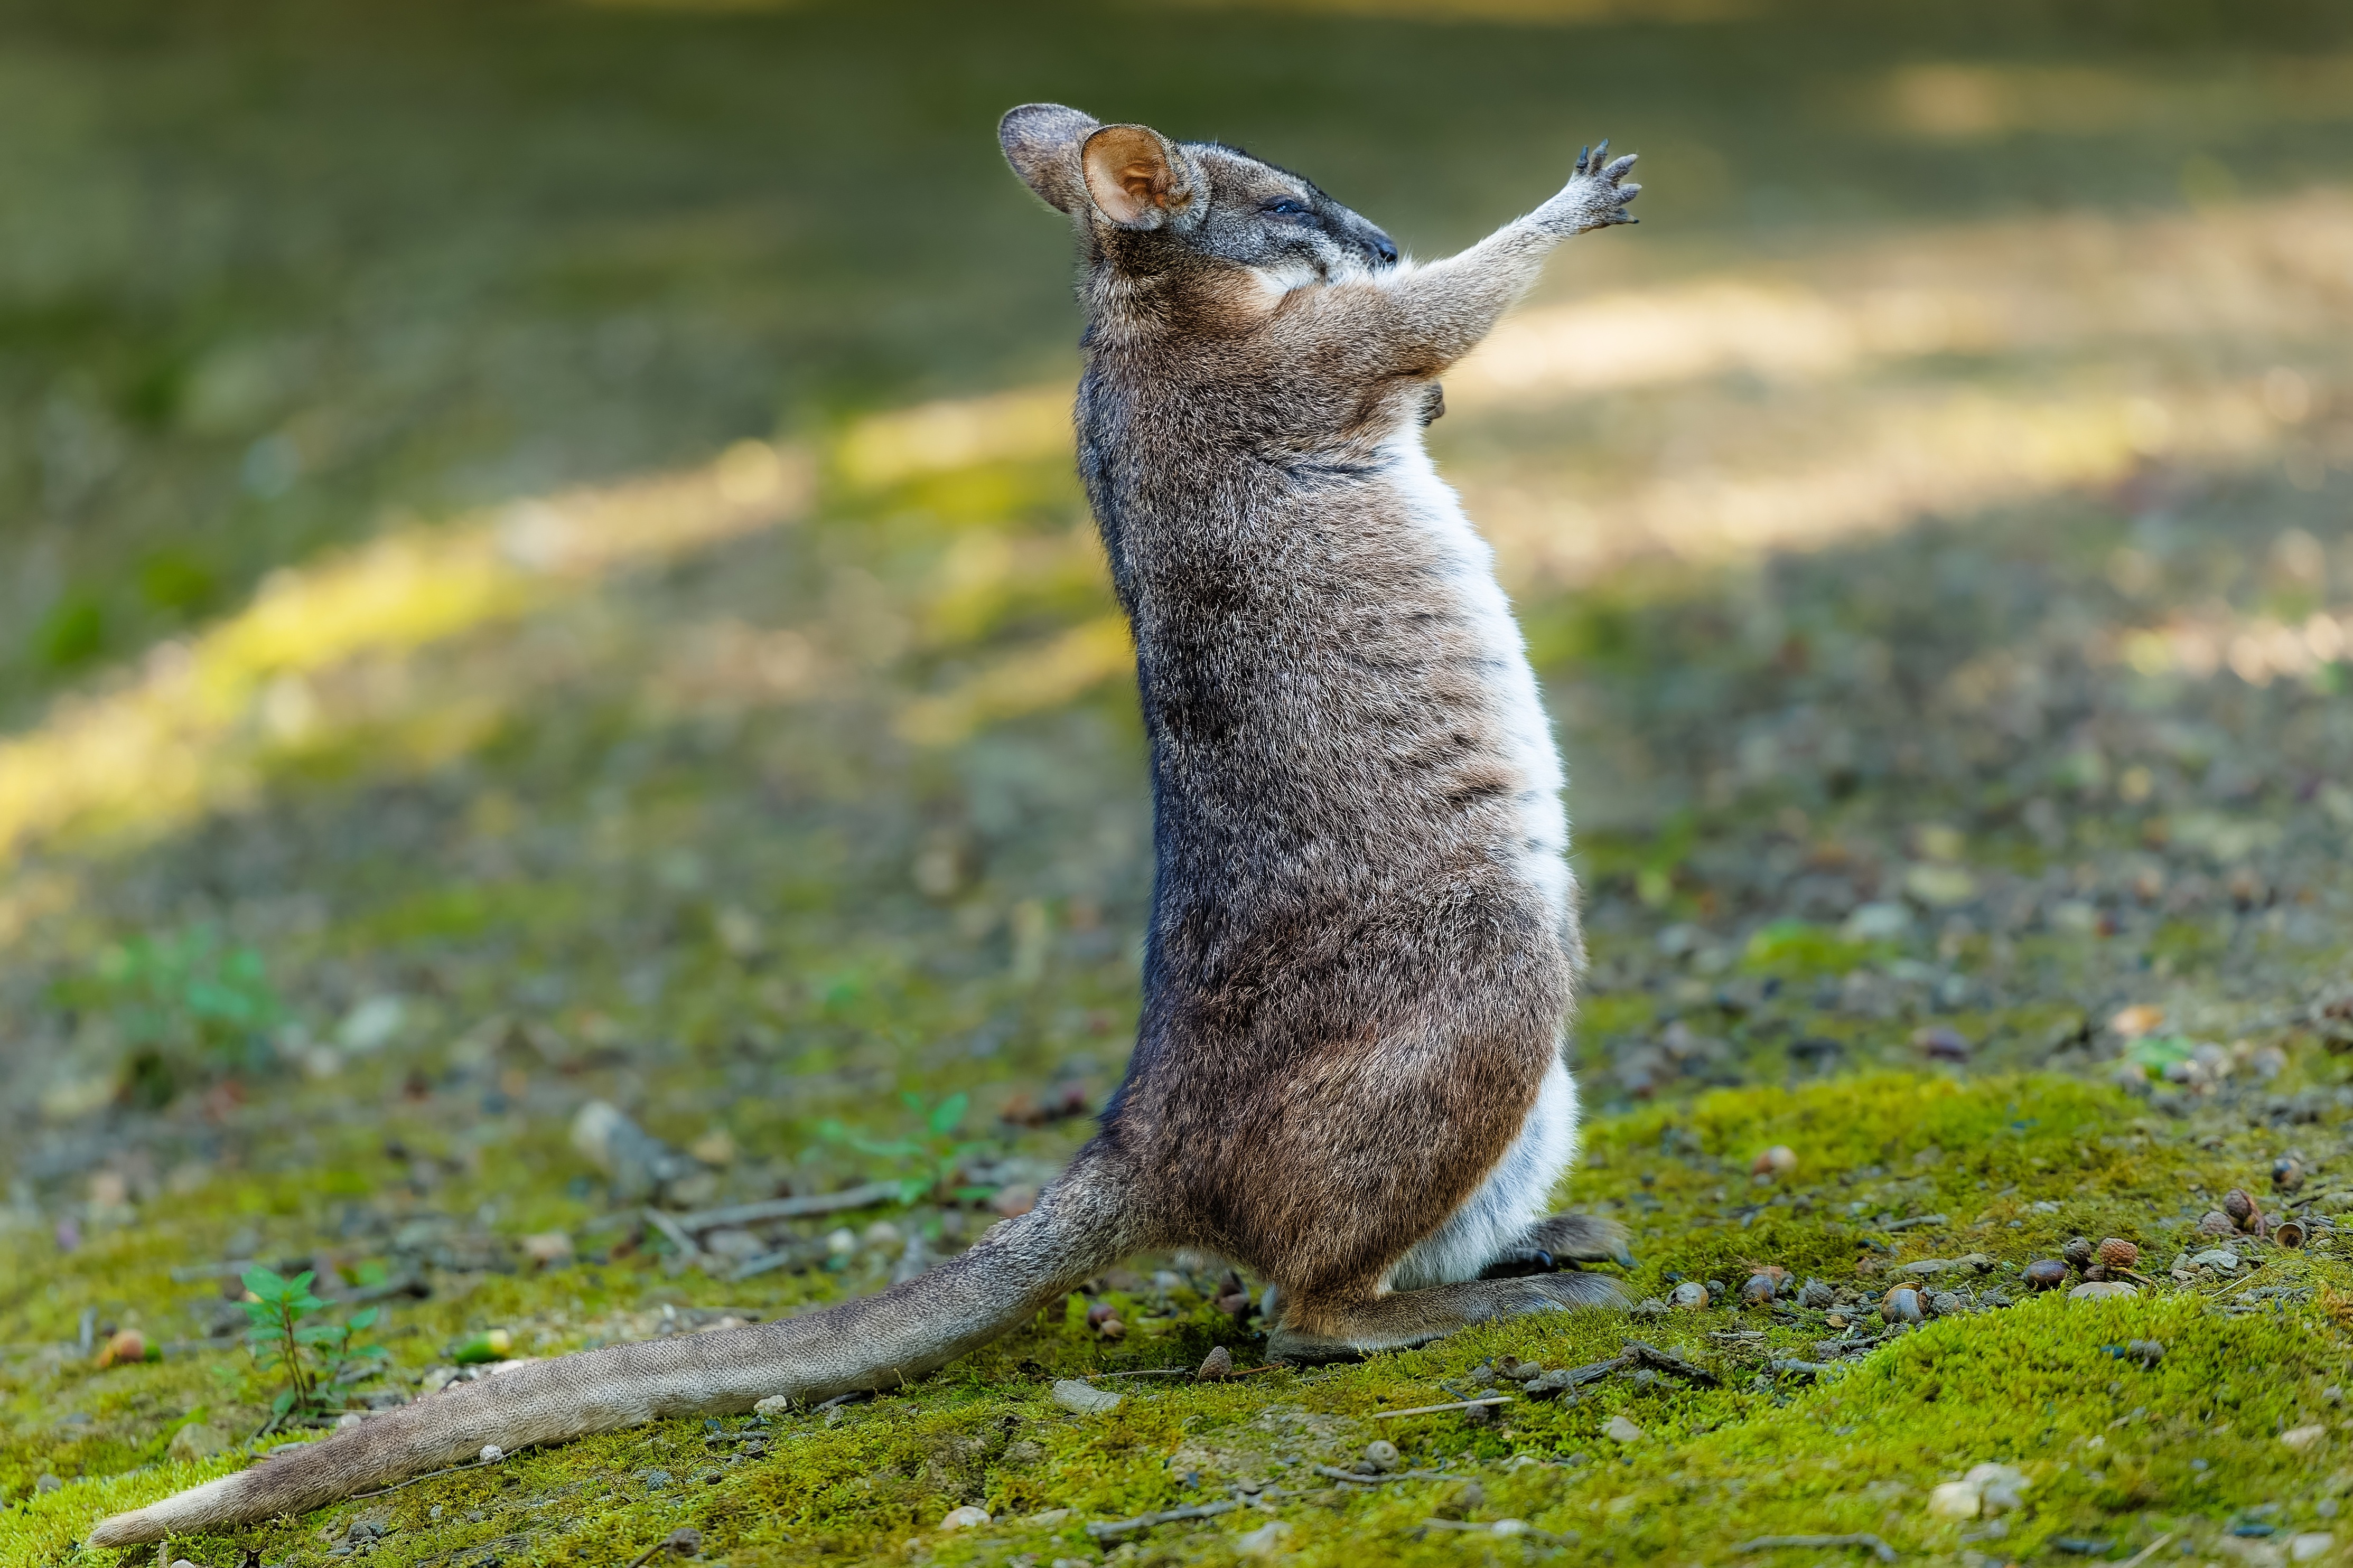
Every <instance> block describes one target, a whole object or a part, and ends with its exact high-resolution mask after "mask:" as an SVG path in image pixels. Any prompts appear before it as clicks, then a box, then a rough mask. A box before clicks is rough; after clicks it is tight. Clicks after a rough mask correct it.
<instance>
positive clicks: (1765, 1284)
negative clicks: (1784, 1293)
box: [1740, 1274, 1780, 1307]
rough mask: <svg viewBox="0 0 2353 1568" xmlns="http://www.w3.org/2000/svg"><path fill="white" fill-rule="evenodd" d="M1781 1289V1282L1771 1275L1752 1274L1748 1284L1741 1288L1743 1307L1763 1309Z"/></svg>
mask: <svg viewBox="0 0 2353 1568" xmlns="http://www.w3.org/2000/svg"><path fill="white" fill-rule="evenodd" d="M1779 1289H1780V1281H1779V1280H1778V1279H1774V1278H1773V1276H1771V1275H1770V1274H1751V1275H1750V1276H1749V1277H1748V1283H1747V1284H1746V1285H1743V1286H1742V1287H1741V1288H1740V1301H1741V1304H1742V1305H1743V1306H1747V1307H1761V1306H1763V1305H1764V1304H1765V1303H1766V1302H1767V1301H1770V1300H1772V1299H1773V1298H1774V1296H1775V1294H1776V1293H1777V1292H1778V1290H1779Z"/></svg>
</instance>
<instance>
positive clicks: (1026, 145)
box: [997, 103, 1103, 213]
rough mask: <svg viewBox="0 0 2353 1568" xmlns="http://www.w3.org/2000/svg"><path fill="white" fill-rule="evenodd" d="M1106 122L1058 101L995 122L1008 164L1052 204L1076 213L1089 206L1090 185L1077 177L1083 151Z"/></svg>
mask: <svg viewBox="0 0 2353 1568" xmlns="http://www.w3.org/2000/svg"><path fill="white" fill-rule="evenodd" d="M1102 124H1103V121H1100V120H1097V119H1096V118H1095V117H1094V116H1093V115H1092V114H1082V113H1080V112H1079V111H1078V110H1075V109H1065V108H1063V107H1062V106H1061V105H1060V104H1059V103H1025V104H1023V105H1022V106H1021V107H1020V108H1018V109H1009V110H1006V112H1005V118H1004V119H1002V120H1000V121H997V145H998V146H999V147H1002V148H1004V149H1005V161H1006V162H1007V163H1010V164H1012V165H1013V172H1014V173H1015V174H1018V175H1020V176H1021V178H1022V180H1023V182H1024V183H1025V184H1028V185H1029V188H1030V189H1031V190H1033V191H1035V192H1037V193H1038V194H1039V195H1040V196H1041V197H1043V198H1045V200H1046V202H1047V203H1048V205H1052V206H1056V207H1060V209H1061V210H1062V211H1064V212H1066V213H1075V212H1077V211H1078V210H1079V209H1080V208H1081V207H1082V206H1083V205H1085V204H1086V199H1087V185H1086V181H1085V179H1084V178H1083V177H1082V176H1081V174H1079V148H1080V147H1081V146H1082V145H1083V144H1084V143H1085V142H1086V139H1087V138H1088V137H1089V136H1091V135H1092V134H1093V133H1094V132H1096V130H1098V129H1099V128H1100V127H1101V126H1102Z"/></svg>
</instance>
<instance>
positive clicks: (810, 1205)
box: [677, 1182, 900, 1250]
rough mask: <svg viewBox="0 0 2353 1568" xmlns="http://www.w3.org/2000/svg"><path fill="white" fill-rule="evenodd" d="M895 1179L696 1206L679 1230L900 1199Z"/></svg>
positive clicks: (749, 1222) (680, 1218) (796, 1216)
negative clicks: (754, 1200)
mask: <svg viewBox="0 0 2353 1568" xmlns="http://www.w3.org/2000/svg"><path fill="white" fill-rule="evenodd" d="M899 1191H900V1188H899V1184H898V1183H896V1182H869V1183H867V1184H865V1185H864V1186H862V1187H845V1188H843V1189H842V1190H841V1191H840V1192H838V1193H812V1194H809V1195H808V1196H807V1197H801V1198H769V1199H767V1200H766V1201H765V1202H763V1203H756V1204H734V1205H730V1206H729V1207H726V1208H723V1209H697V1210H695V1211H694V1212H693V1213H692V1214H682V1215H679V1216H678V1220H677V1223H678V1226H679V1227H680V1228H681V1230H688V1231H704V1230H717V1229H718V1228H719V1227H720V1226H725V1225H759V1224H761V1223H762V1222H764V1221H766V1220H772V1219H807V1218H809V1217H810V1216H811V1215H821V1214H839V1213H840V1212H841V1211H842V1210H844V1209H866V1208H873V1207H875V1206H876V1205H881V1204H894V1203H897V1202H898V1201H899ZM690 1250H691V1249H690Z"/></svg>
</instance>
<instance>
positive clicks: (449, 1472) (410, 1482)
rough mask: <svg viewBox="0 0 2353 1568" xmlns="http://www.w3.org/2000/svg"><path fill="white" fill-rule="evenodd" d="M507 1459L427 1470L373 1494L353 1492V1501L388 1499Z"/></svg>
mask: <svg viewBox="0 0 2353 1568" xmlns="http://www.w3.org/2000/svg"><path fill="white" fill-rule="evenodd" d="M503 1458H506V1456H505V1455H504V1454H501V1455H500V1456H499V1458H498V1459H469V1460H467V1461H466V1462H465V1463H464V1464H462V1465H446V1466H444V1467H442V1468H440V1469H438V1470H427V1471H426V1472H425V1473H424V1474H423V1475H421V1476H411V1477H409V1478H408V1479H406V1480H405V1481H395V1482H394V1483H393V1484H392V1485H390V1486H388V1487H379V1488H377V1489H375V1491H372V1492H353V1494H352V1495H351V1500H352V1501H353V1502H357V1501H359V1500H361V1499H362V1498H372V1497H388V1496H390V1495H391V1494H392V1493H394V1492H396V1491H399V1490H400V1489H402V1488H404V1487H413V1486H415V1485H416V1484H417V1482H419V1481H429V1480H431V1479H433V1478H434V1477H436V1476H454V1475H456V1474H457V1473H458V1472H459V1470H479V1469H480V1468H482V1467H483V1466H484V1465H495V1464H497V1463H498V1462H499V1459H503Z"/></svg>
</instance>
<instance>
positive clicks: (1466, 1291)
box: [1266, 1274, 1626, 1362]
mask: <svg viewBox="0 0 2353 1568" xmlns="http://www.w3.org/2000/svg"><path fill="white" fill-rule="evenodd" d="M1625 1304H1626V1295H1625V1292H1624V1291H1622V1290H1620V1289H1618V1282H1617V1281H1616V1280H1614V1279H1610V1278H1609V1276H1608V1275H1606V1274H1539V1275H1533V1276H1530V1277H1528V1278H1526V1279H1472V1280H1468V1281H1466V1282H1464V1283H1462V1284H1460V1285H1434V1286H1432V1287H1430V1289H1427V1290H1398V1291H1394V1292H1392V1293H1391V1294H1389V1295H1387V1296H1378V1297H1375V1298H1374V1299H1373V1300H1370V1301H1367V1302H1365V1303H1364V1304H1363V1305H1361V1306H1358V1307H1356V1308H1353V1309H1350V1310H1346V1311H1345V1312H1343V1313H1342V1314H1340V1315H1339V1318H1338V1321H1336V1322H1327V1323H1326V1324H1325V1325H1324V1328H1323V1331H1321V1332H1315V1333H1306V1332H1302V1331H1299V1330H1297V1329H1294V1328H1293V1326H1292V1322H1293V1319H1294V1316H1295V1315H1296V1313H1297V1311H1298V1309H1297V1308H1296V1306H1295V1305H1294V1306H1293V1307H1290V1308H1288V1309H1286V1310H1285V1311H1284V1314H1283V1322H1282V1326H1281V1327H1279V1328H1277V1329H1276V1330H1275V1331H1274V1332H1273V1333H1271V1334H1270V1335H1269V1336H1268V1337H1267V1342H1266V1353H1267V1357H1268V1359H1269V1360H1271V1361H1293V1362H1330V1361H1353V1360H1355V1359H1356V1357H1358V1356H1365V1355H1370V1354H1372V1353H1373V1352H1376V1351H1398V1350H1408V1349H1410V1348H1412V1347H1413V1346H1415V1345H1420V1344H1428V1343H1429V1342H1430V1341H1432V1340H1435V1339H1443V1338H1444V1337H1445V1336H1446V1335H1448V1334H1451V1333H1452V1332H1453V1331H1455V1330H1457V1329H1462V1328H1468V1327H1470V1326H1471V1325H1472V1323H1487V1322H1493V1321H1496V1320H1497V1319H1501V1318H1523V1317H1526V1316H1527V1315H1528V1314H1529V1313H1531V1312H1559V1311H1565V1310H1568V1309H1569V1308H1572V1307H1623V1306H1625ZM1318 1315H1319V1316H1322V1315H1323V1314H1318Z"/></svg>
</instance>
